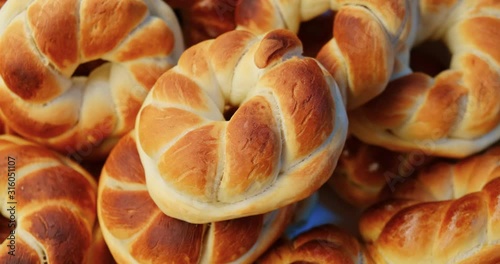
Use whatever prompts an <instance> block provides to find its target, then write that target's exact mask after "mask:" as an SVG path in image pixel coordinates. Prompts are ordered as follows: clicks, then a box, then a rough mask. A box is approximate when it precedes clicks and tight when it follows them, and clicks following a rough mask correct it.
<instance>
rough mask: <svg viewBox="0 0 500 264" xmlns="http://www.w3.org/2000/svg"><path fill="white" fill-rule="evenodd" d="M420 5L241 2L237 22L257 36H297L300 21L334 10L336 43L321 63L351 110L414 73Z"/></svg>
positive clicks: (404, 0) (400, 1) (349, 0)
mask: <svg viewBox="0 0 500 264" xmlns="http://www.w3.org/2000/svg"><path fill="white" fill-rule="evenodd" d="M418 2H419V1H410V0H384V1H376V0H356V1H353V0H333V1H330V0H318V1H310V0H295V1H292V2H289V1H288V2H287V1H271V0H241V1H240V2H239V4H238V6H237V8H236V11H235V14H236V17H235V19H236V24H237V28H239V29H246V30H250V31H252V32H255V33H261V32H266V31H269V30H271V29H276V28H286V29H289V30H291V31H293V32H298V30H299V27H300V24H301V22H304V21H308V20H311V19H313V18H315V17H318V16H320V15H321V14H324V13H325V12H326V11H328V10H333V11H335V12H336V15H335V19H334V26H333V38H332V39H331V40H330V41H329V42H328V43H327V44H326V45H324V46H323V48H322V49H321V50H320V52H319V53H318V56H317V58H318V60H319V61H320V62H321V63H322V64H323V65H324V66H325V67H326V69H328V71H329V72H330V73H331V74H332V76H333V77H334V78H335V80H336V81H337V83H338V85H339V88H340V90H341V91H342V93H343V95H344V96H345V98H346V100H347V108H348V109H353V108H356V107H358V106H360V105H362V104H364V103H366V102H367V101H369V100H370V99H372V98H374V97H375V96H377V95H378V94H380V93H381V92H382V91H383V90H384V89H385V87H386V86H387V83H388V82H389V80H390V79H391V78H393V76H399V75H401V74H404V73H408V72H409V71H410V70H409V68H408V57H409V49H410V47H411V46H409V45H408V43H409V42H411V41H412V38H413V37H414V32H412V30H413V27H414V26H415V25H416V24H418V21H417V20H416V18H417V17H416V15H417V12H418V8H416V5H418ZM318 34H322V33H321V32H320V31H319V32H318ZM324 34H329V33H324Z"/></svg>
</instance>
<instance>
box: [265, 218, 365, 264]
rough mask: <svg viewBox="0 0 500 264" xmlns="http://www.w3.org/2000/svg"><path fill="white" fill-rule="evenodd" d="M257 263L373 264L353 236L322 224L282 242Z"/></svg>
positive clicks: (332, 226)
mask: <svg viewBox="0 0 500 264" xmlns="http://www.w3.org/2000/svg"><path fill="white" fill-rule="evenodd" d="M257 263H259V264H268V263H269V264H276V263H280V264H295V263H315V264H356V263H359V264H371V263H373V261H372V259H371V258H370V256H369V255H368V254H367V252H366V249H365V248H364V246H363V245H362V244H361V243H359V241H358V240H357V239H356V238H355V237H354V236H352V235H350V234H348V233H347V232H345V231H344V230H342V229H340V228H338V227H336V226H334V225H322V226H318V227H315V228H313V229H311V230H309V231H306V232H304V233H302V234H300V235H298V236H297V237H296V238H294V239H293V240H292V241H280V242H279V243H277V244H276V245H274V246H273V247H272V248H271V249H269V250H268V251H267V252H266V253H265V254H264V255H263V256H262V257H261V258H259V260H258V261H257Z"/></svg>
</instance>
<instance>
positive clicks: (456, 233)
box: [359, 146, 500, 264]
mask: <svg viewBox="0 0 500 264" xmlns="http://www.w3.org/2000/svg"><path fill="white" fill-rule="evenodd" d="M392 195H393V196H392V197H391V199H389V200H386V201H384V202H381V203H378V204H376V205H374V206H373V207H371V208H369V209H368V210H367V211H366V212H365V213H364V214H363V215H362V217H361V219H360V222H359V226H360V232H361V235H362V237H363V239H364V240H365V241H366V244H367V248H368V250H369V252H370V255H371V256H372V257H373V258H374V260H375V261H376V263H390V264H392V263H394V264H395V263H408V264H412V263H431V264H432V263H454V264H459V263H460V264H466V263H467V264H472V263H500V147H499V146H495V147H493V148H491V149H489V150H488V151H486V152H485V153H482V154H480V155H476V156H472V157H469V158H467V159H465V160H461V161H460V162H458V163H451V162H450V163H448V162H440V163H436V164H434V165H432V166H431V167H428V168H426V169H424V170H421V171H420V172H419V173H418V175H417V176H416V177H415V178H413V179H407V180H406V181H404V182H402V183H400V184H398V185H396V186H395V188H394V192H393V193H392Z"/></svg>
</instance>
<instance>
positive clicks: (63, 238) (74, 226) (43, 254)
mask: <svg viewBox="0 0 500 264" xmlns="http://www.w3.org/2000/svg"><path fill="white" fill-rule="evenodd" d="M0 156H1V157H2V159H1V160H0V166H2V168H5V169H6V170H7V168H15V169H14V170H10V172H14V173H13V174H11V175H9V176H10V177H11V178H9V177H7V175H6V176H5V177H1V178H0V187H1V190H0V197H1V198H0V200H1V204H2V207H1V212H2V215H3V216H4V217H5V218H7V219H12V218H11V212H14V213H15V220H16V221H17V222H16V225H15V229H14V226H11V225H10V222H9V227H10V228H12V229H10V232H11V233H10V234H9V235H13V237H14V239H13V240H12V239H11V240H9V239H5V240H4V241H3V243H2V245H1V249H0V262H2V263H12V260H13V259H15V261H19V262H20V263H47V262H48V263H82V262H85V261H86V260H88V257H89V254H90V253H89V252H90V248H91V245H92V241H93V236H92V228H93V226H94V223H95V222H96V189H97V186H96V183H95V181H94V180H93V178H92V177H91V176H90V175H89V174H88V173H87V172H85V171H84V170H83V169H82V168H81V167H79V166H78V165H77V164H75V163H73V162H72V161H70V160H69V159H67V158H64V157H62V156H59V155H58V154H55V153H54V152H52V151H49V150H47V149H46V148H44V147H41V146H39V145H35V144H32V143H29V142H27V141H25V140H21V139H19V138H17V137H14V136H10V135H2V136H0ZM14 159H15V162H14ZM6 174H7V173H6ZM13 184H14V186H12V185H13ZM8 187H13V188H14V189H8ZM11 191H14V192H11ZM12 201H14V202H15V204H14V205H13V204H12V203H10V202H12ZM12 206H14V211H12V210H11V209H12ZM11 241H14V242H15V245H14V246H15V248H14V249H15V250H14V253H15V256H12V255H10V254H9V250H13V248H10V247H9V245H12V243H11Z"/></svg>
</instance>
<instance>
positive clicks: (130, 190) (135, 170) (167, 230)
mask: <svg viewBox="0 0 500 264" xmlns="http://www.w3.org/2000/svg"><path fill="white" fill-rule="evenodd" d="M173 203H174V204H175V201H173ZM293 209H294V206H293V205H291V206H288V207H285V208H282V209H278V210H275V211H273V212H269V213H266V214H263V215H254V216H249V217H244V218H239V219H233V220H229V221H223V222H213V223H209V224H191V223H187V222H184V221H181V220H178V219H175V218H172V217H169V216H167V215H166V214H164V213H163V212H162V211H160V209H159V208H158V207H157V206H156V205H155V203H154V202H153V200H152V199H151V198H150V195H149V193H148V189H147V186H146V178H145V175H144V168H143V166H142V164H141V161H140V159H139V154H138V152H137V147H136V142H135V140H134V138H133V135H132V134H129V135H127V136H125V137H123V138H122V139H121V140H120V141H119V143H118V144H117V146H116V147H115V148H114V149H113V151H112V152H111V154H110V156H109V158H108V159H107V161H106V164H105V166H104V169H103V171H102V175H101V178H100V182H99V196H98V216H99V222H100V223H101V228H102V232H103V235H104V239H105V240H106V242H107V244H108V246H109V249H110V251H111V253H112V254H113V256H114V258H115V260H116V261H117V262H118V263H127V264H128V263H233V262H234V263H251V262H253V261H254V260H255V259H256V258H257V257H258V256H260V255H261V254H262V253H263V252H264V251H265V250H266V249H267V248H269V247H270V246H271V244H272V243H273V242H274V241H275V240H276V239H278V238H279V237H280V236H281V235H282V233H283V231H284V229H285V227H286V225H287V224H288V223H289V222H290V220H291V219H292V216H293Z"/></svg>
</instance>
